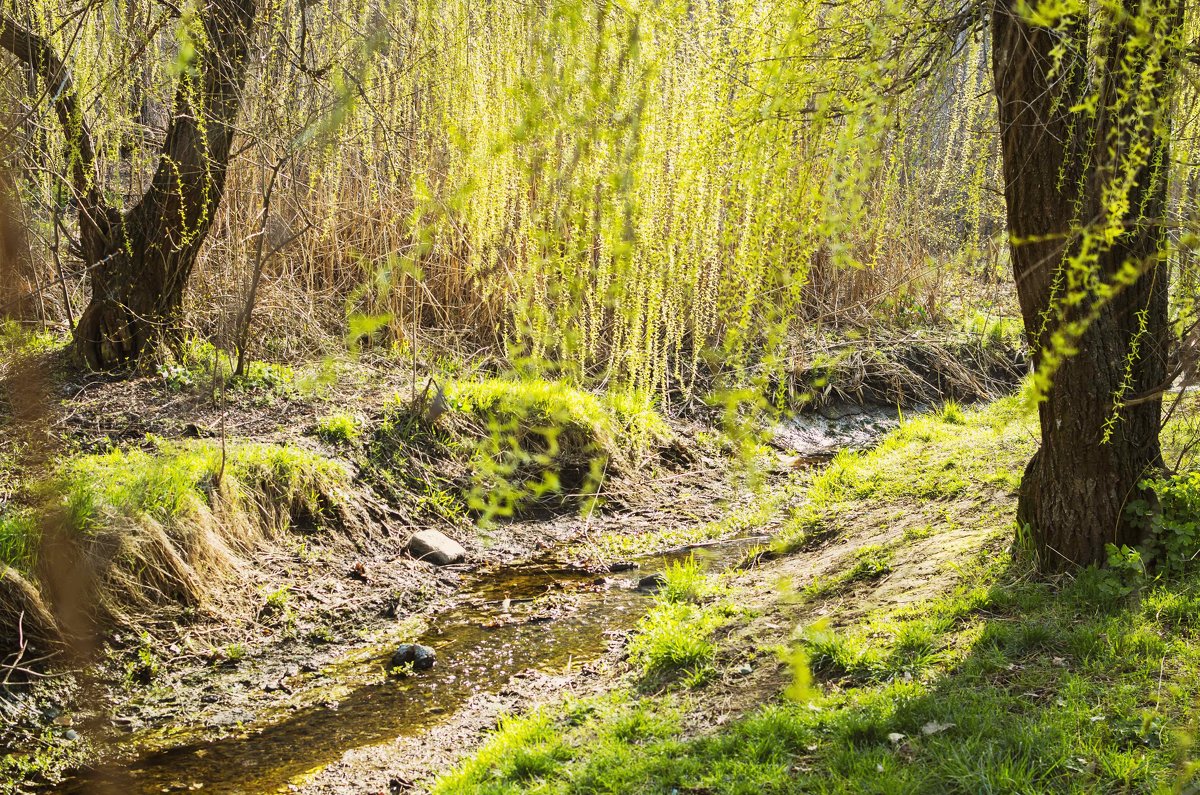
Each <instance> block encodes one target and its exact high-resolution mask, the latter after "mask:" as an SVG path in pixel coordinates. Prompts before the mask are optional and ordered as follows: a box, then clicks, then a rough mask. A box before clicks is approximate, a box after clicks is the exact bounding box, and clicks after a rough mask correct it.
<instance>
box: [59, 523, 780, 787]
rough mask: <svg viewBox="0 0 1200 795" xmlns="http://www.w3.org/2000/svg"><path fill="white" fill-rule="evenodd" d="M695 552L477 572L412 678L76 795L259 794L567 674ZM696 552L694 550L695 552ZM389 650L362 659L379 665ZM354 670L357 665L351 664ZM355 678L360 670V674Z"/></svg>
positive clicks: (716, 551) (599, 649) (710, 550)
mask: <svg viewBox="0 0 1200 795" xmlns="http://www.w3.org/2000/svg"><path fill="white" fill-rule="evenodd" d="M762 540H763V539H762V537H756V538H743V539H736V540H733V541H729V542H725V543H721V544H717V545H713V546H709V547H705V548H704V549H703V552H702V554H703V557H704V559H705V560H706V561H707V565H708V567H709V569H710V570H717V569H720V568H724V567H726V566H728V565H730V564H731V563H732V562H733V561H735V560H737V559H738V558H739V557H740V556H741V555H742V553H743V552H744V551H745V550H746V549H747V548H748V547H749V546H751V545H752V544H753V543H755V542H761V541H762ZM689 553H690V551H689V550H683V551H680V552H676V553H672V554H668V555H661V556H655V557H650V558H643V559H640V560H639V561H638V563H639V567H638V568H636V569H632V570H629V571H625V572H620V573H615V574H605V575H598V574H595V573H590V572H585V571H581V570H577V569H570V568H564V567H562V566H561V565H559V564H554V563H547V564H529V565H525V566H520V567H516V568H510V569H505V570H503V571H499V572H494V573H490V574H481V575H478V577H477V578H476V580H475V581H474V582H473V583H471V584H470V585H468V587H467V589H466V592H465V593H466V598H465V600H464V601H462V602H460V603H459V604H458V605H457V606H455V607H453V608H451V609H450V610H448V611H446V612H444V613H441V614H439V615H435V616H433V617H432V621H431V628H430V630H429V631H428V632H427V633H426V634H425V635H424V636H423V637H421V638H420V639H419V642H421V643H425V644H427V645H429V646H432V647H434V648H435V649H436V651H437V655H438V660H437V664H436V665H435V666H434V667H433V669H431V670H429V671H424V672H420V673H416V674H413V675H411V676H408V677H405V678H396V677H389V678H385V679H382V680H381V679H380V677H379V676H378V675H376V676H373V677H371V676H367V677H364V676H363V675H362V674H363V672H362V671H358V672H355V671H353V670H342V671H341V672H340V674H339V678H345V679H346V680H349V681H354V680H356V679H358V680H361V679H363V678H366V679H367V680H368V683H367V684H363V685H361V686H358V687H355V688H353V689H351V690H350V691H349V692H348V693H343V694H340V695H339V697H338V699H337V702H336V703H334V702H330V703H327V704H318V705H315V706H310V707H306V708H302V709H300V710H298V711H295V712H292V713H290V714H287V715H286V716H285V717H283V718H282V719H281V720H278V721H277V722H274V723H271V724H270V725H267V726H265V727H263V728H261V729H255V727H253V726H251V727H250V730H251V732H250V733H249V734H248V735H247V734H242V735H237V736H230V737H226V738H220V739H214V740H212V741H208V742H199V743H195V744H191V745H183V746H179V747H174V748H170V749H168V750H165V751H160V752H157V753H153V754H150V755H148V756H146V757H144V758H142V759H139V760H135V761H134V762H132V763H131V764H129V765H127V766H124V767H123V768H122V769H120V770H117V769H106V770H100V771H97V772H95V773H93V774H91V775H89V776H88V777H87V778H86V779H79V780H76V781H75V782H73V784H72V785H71V786H70V787H69V788H68V789H66V790H65V791H67V792H74V793H95V794H96V795H103V794H105V793H121V794H122V795H126V793H160V792H185V791H201V792H205V793H230V794H231V795H232V794H234V793H246V795H263V793H272V792H277V791H280V790H283V789H286V787H287V785H288V784H289V783H290V782H292V781H294V780H296V779H297V778H298V777H303V776H304V775H305V774H307V773H310V772H315V771H317V770H320V769H321V768H323V767H325V766H327V765H329V764H331V763H332V762H334V761H336V760H337V759H339V758H340V757H341V756H342V754H343V753H345V752H346V751H348V750H351V749H354V748H360V747H363V746H367V745H373V744H378V743H382V742H386V741H388V740H391V739H395V738H397V737H401V736H411V735H414V734H418V733H420V732H421V731H423V730H425V729H427V728H429V727H430V726H432V725H434V724H436V723H438V722H440V721H443V720H445V719H446V718H448V717H449V716H450V715H451V714H453V713H454V712H455V710H456V709H458V708H459V707H460V706H462V705H463V704H464V703H465V702H466V701H467V699H469V698H470V697H471V696H473V695H475V694H477V693H483V692H495V691H497V690H500V689H501V688H503V686H504V684H505V683H506V682H507V681H508V680H509V679H511V678H512V677H513V675H515V674H517V673H519V672H521V671H524V670H527V669H531V668H532V669H538V670H543V671H551V670H562V669H563V668H564V667H565V666H566V665H568V664H569V663H570V664H577V663H584V662H588V661H590V660H594V659H596V658H598V657H599V656H601V655H602V654H603V653H604V652H605V651H606V649H607V648H608V646H609V643H610V641H611V639H612V635H613V633H623V632H626V631H628V630H630V629H632V628H633V627H634V625H635V624H636V623H637V621H638V619H639V618H641V617H642V616H643V615H644V614H645V613H646V611H647V610H648V609H649V608H650V606H651V604H652V599H651V596H650V594H649V593H647V592H646V591H643V590H638V589H637V584H638V580H639V579H641V578H642V577H645V576H647V575H648V574H651V573H654V572H657V571H661V570H662V569H663V568H664V567H665V566H666V564H667V563H668V562H669V561H671V560H674V559H680V558H683V557H686V555H688V554H689ZM698 557H699V555H698ZM392 651H393V647H391V646H389V647H386V648H380V649H379V650H378V655H376V656H374V657H372V658H370V659H368V660H365V661H363V662H361V663H356V664H354V665H357V666H367V667H370V668H373V669H374V670H375V671H376V672H378V671H380V670H381V669H382V668H383V667H384V666H385V665H386V664H387V661H388V659H389V656H390V654H391V652H392ZM352 667H353V666H352ZM356 673H357V676H356Z"/></svg>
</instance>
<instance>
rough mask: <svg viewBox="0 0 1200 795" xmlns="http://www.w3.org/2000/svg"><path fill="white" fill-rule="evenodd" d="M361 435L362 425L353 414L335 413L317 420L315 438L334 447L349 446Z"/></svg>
mask: <svg viewBox="0 0 1200 795" xmlns="http://www.w3.org/2000/svg"><path fill="white" fill-rule="evenodd" d="M361 435H362V425H361V423H360V422H359V421H358V418H357V417H355V416H354V415H353V414H346V413H344V412H337V413H335V414H329V415H327V416H324V417H320V418H318V419H317V438H319V439H321V441H324V442H328V443H329V444H335V445H349V444H354V443H355V442H356V441H358V438H359V437H360V436H361Z"/></svg>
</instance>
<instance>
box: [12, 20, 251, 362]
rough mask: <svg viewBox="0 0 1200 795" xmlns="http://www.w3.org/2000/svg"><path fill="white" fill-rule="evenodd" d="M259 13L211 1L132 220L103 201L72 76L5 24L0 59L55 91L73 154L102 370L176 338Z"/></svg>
mask: <svg viewBox="0 0 1200 795" xmlns="http://www.w3.org/2000/svg"><path fill="white" fill-rule="evenodd" d="M255 10H256V3H255V0H210V2H209V3H208V5H207V6H206V8H205V9H204V10H203V11H202V20H203V27H204V36H203V37H202V38H200V40H198V41H197V42H195V45H196V52H197V55H196V59H195V60H194V62H193V63H191V64H190V68H189V69H188V70H187V71H186V72H185V74H184V75H183V76H181V77H180V79H179V86H178V88H177V90H176V96H175V105H174V110H173V114H172V118H171V122H170V126H169V127H168V129H167V134H166V140H165V142H164V144H163V150H162V154H161V156H160V158H159V164H158V167H157V169H156V171H155V174H154V177H153V179H152V180H151V184H150V188H149V189H148V190H147V191H146V193H145V195H144V196H143V197H142V198H141V200H140V201H139V202H138V203H137V204H135V205H134V206H133V207H132V208H131V209H129V210H128V211H126V212H125V213H123V214H122V213H117V212H115V211H113V210H112V209H110V208H109V207H107V206H106V205H105V203H104V201H103V198H102V196H101V194H100V191H99V187H98V180H97V178H96V174H95V155H94V146H93V144H92V139H91V136H90V134H89V133H88V130H87V126H86V124H85V122H84V119H83V116H82V113H81V111H80V109H79V107H78V100H77V98H76V94H75V90H74V87H73V85H72V83H71V78H70V72H69V70H68V69H67V68H66V66H65V65H64V64H63V62H62V61H61V60H60V59H59V58H58V56H57V55H56V54H55V53H54V51H53V48H51V47H50V46H49V44H48V43H47V42H46V41H45V40H43V39H42V38H40V37H39V36H37V35H36V34H33V33H32V32H30V31H28V30H25V29H24V28H22V27H21V26H19V25H17V24H16V23H15V22H13V21H12V20H11V19H8V18H6V17H4V16H3V15H0V48H3V49H6V50H8V51H9V52H10V53H12V54H13V55H14V56H16V58H17V59H19V60H21V61H23V62H25V63H27V64H29V65H30V66H31V67H32V68H33V69H35V70H36V71H37V72H38V73H39V74H40V75H41V76H42V78H43V80H45V82H46V83H47V85H49V86H53V87H55V88H56V89H57V90H56V91H55V92H54V94H53V96H54V98H55V110H56V113H57V115H58V118H59V121H60V123H61V125H62V127H63V131H64V134H65V135H66V136H67V139H68V142H69V144H70V145H69V147H68V148H69V151H71V153H72V158H71V164H70V165H71V175H70V176H71V184H72V188H73V191H74V193H75V199H76V202H77V203H78V206H79V218H80V222H79V225H80V229H79V232H80V235H79V248H80V252H79V253H80V255H81V256H82V258H83V260H84V262H85V263H87V265H88V267H89V272H90V275H91V301H90V303H89V304H88V306H87V308H86V309H85V310H84V312H83V315H82V316H81V317H80V320H79V324H78V326H77V328H76V330H75V344H76V348H77V350H78V351H79V353H80V355H81V356H82V358H83V360H84V361H85V362H86V363H87V364H88V365H89V366H91V367H93V368H97V369H108V368H113V367H117V366H121V365H125V364H128V363H131V362H134V361H136V360H137V358H138V357H139V356H140V355H141V354H142V352H143V351H145V350H146V349H147V348H149V347H151V346H153V345H154V344H156V343H157V342H158V341H160V340H162V339H164V338H167V339H169V338H170V336H171V335H172V333H173V332H174V331H175V330H176V329H177V326H178V322H179V319H180V312H181V309H182V304H183V292H184V288H185V286H186V285H187V281H188V278H189V277H190V276H191V272H192V267H193V266H194V264H195V261H196V255H197V254H198V252H199V249H200V246H201V244H202V243H203V241H204V238H205V236H206V235H207V233H208V230H209V228H210V227H211V225H212V222H213V217H214V215H215V212H216V208H217V205H218V204H219V203H220V201H221V197H222V195H223V193H224V190H225V171H226V166H227V164H228V161H229V155H230V147H231V145H232V141H233V134H234V122H235V121H236V119H237V113H238V107H239V104H240V98H241V93H242V86H243V84H244V81H245V75H246V69H247V66H248V63H247V61H248V58H247V55H248V50H249V43H250V34H251V30H252V28H253V25H254V18H255Z"/></svg>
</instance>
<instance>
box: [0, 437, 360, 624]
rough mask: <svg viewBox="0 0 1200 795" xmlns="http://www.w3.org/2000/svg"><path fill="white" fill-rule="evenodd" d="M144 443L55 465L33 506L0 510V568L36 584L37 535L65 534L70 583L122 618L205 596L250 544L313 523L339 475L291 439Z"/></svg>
mask: <svg viewBox="0 0 1200 795" xmlns="http://www.w3.org/2000/svg"><path fill="white" fill-rule="evenodd" d="M148 446H149V449H140V448H130V449H113V450H110V451H108V452H105V453H97V454H91V455H82V456H77V457H74V458H70V459H67V460H65V461H63V462H61V463H60V464H59V465H58V466H57V468H56V469H55V471H54V473H53V474H52V475H51V476H50V477H49V478H48V479H47V480H46V481H44V482H42V483H40V484H37V485H35V486H34V487H32V488H31V491H32V492H33V493H34V495H35V497H34V502H35V504H34V505H33V506H32V507H25V508H16V509H10V510H8V511H6V512H4V513H3V514H0V563H3V564H6V565H8V566H12V567H13V568H15V569H16V570H17V571H19V572H21V573H22V574H23V575H25V577H26V579H28V580H30V581H31V582H33V583H34V584H35V585H36V583H37V582H38V577H37V573H38V571H39V567H38V555H39V553H40V551H41V547H42V545H43V544H42V538H41V534H42V532H43V531H44V530H45V529H47V528H49V529H52V530H53V531H54V532H59V531H60V530H61V531H64V532H66V533H68V534H70V535H71V536H73V540H74V541H77V542H78V545H77V549H78V554H79V555H80V556H81V561H82V568H81V569H80V570H79V577H81V578H86V579H85V580H81V581H80V582H79V583H78V586H79V587H80V588H90V589H93V592H92V593H91V595H90V598H91V599H92V600H93V601H94V603H95V606H96V609H97V611H98V612H99V613H100V614H103V616H104V617H105V618H106V619H109V620H112V621H115V622H117V623H120V622H121V621H122V620H124V619H125V618H128V612H127V611H128V610H130V609H132V608H134V607H136V606H138V605H143V606H147V605H149V604H159V603H161V602H162V601H163V600H164V599H165V600H168V601H174V602H176V603H178V604H181V605H195V604H199V603H201V602H203V601H204V600H205V598H206V596H208V595H210V594H213V593H216V592H217V590H218V586H219V585H220V584H221V583H222V582H223V580H224V577H225V576H226V575H227V574H228V573H229V570H230V569H231V568H232V567H234V566H235V565H236V564H237V561H238V560H239V559H241V558H242V557H244V556H245V555H246V554H248V553H249V552H250V551H251V549H252V547H253V544H254V543H255V542H256V541H257V540H258V539H261V538H263V537H264V536H267V535H270V534H272V533H275V532H279V531H282V530H284V529H286V528H287V527H289V526H290V525H291V524H292V523H293V522H297V521H304V520H317V519H319V518H320V517H321V516H323V515H324V512H325V511H326V510H327V509H328V508H329V507H331V506H332V505H333V504H334V502H335V501H336V500H337V494H338V491H339V488H340V487H341V486H342V485H344V484H345V483H346V482H347V480H348V473H347V472H346V470H345V469H344V468H343V467H342V466H341V465H340V464H338V463H336V462H334V461H331V460H329V459H325V458H322V457H321V456H319V455H317V454H315V453H312V452H309V451H307V450H302V449H300V448H297V447H293V446H283V445H272V444H256V443H244V444H236V445H230V446H229V447H228V448H227V449H225V450H222V448H221V446H220V445H217V444H213V443H207V442H199V441H196V442H188V443H177V442H166V441H163V440H160V439H154V438H151V439H149V440H148ZM9 607H12V606H11V605H6V604H3V603H0V612H3V611H4V610H5V609H7V608H9Z"/></svg>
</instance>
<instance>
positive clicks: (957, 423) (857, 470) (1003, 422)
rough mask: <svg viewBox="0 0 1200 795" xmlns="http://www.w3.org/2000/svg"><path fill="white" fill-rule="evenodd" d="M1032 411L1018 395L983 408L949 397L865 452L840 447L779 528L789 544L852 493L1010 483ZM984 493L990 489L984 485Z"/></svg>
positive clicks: (863, 495) (859, 496) (902, 496)
mask: <svg viewBox="0 0 1200 795" xmlns="http://www.w3.org/2000/svg"><path fill="white" fill-rule="evenodd" d="M1033 431H1034V426H1033V416H1032V412H1031V411H1030V409H1029V407H1028V404H1027V403H1026V402H1025V401H1024V400H1023V399H1022V398H1021V397H1019V396H1013V397H1008V398H1003V399H1001V400H998V401H996V402H994V403H992V404H989V405H987V406H984V407H982V408H978V409H962V408H961V407H959V406H958V405H957V404H953V403H948V404H946V406H944V407H943V408H942V409H940V410H939V411H937V412H935V413H933V414H929V415H926V416H920V417H916V418H913V419H911V420H908V421H906V422H904V423H903V424H902V425H901V426H900V427H899V428H897V429H896V430H895V431H893V432H892V433H890V434H888V435H887V436H886V437H884V439H883V441H881V442H880V443H879V445H878V446H876V447H875V448H873V449H871V450H868V451H865V452H853V451H842V452H840V453H838V454H837V455H836V456H834V458H833V460H832V461H831V462H830V463H829V465H828V466H827V467H826V468H825V469H824V470H823V471H822V472H821V473H820V474H819V475H817V476H816V478H814V479H813V482H812V485H811V487H810V488H809V491H808V494H807V501H806V502H805V504H804V505H803V506H802V508H801V509H800V510H799V511H798V513H797V514H796V516H795V517H793V519H792V520H791V522H790V523H789V525H788V527H787V528H785V530H784V532H783V533H782V534H781V538H780V541H779V542H778V543H779V544H781V545H782V546H783V547H784V548H787V547H789V546H791V545H793V544H795V543H799V542H800V541H802V540H803V539H804V537H805V535H806V534H807V533H808V532H810V531H811V530H812V529H813V527H814V526H817V525H820V524H821V523H822V522H823V521H824V520H825V519H827V518H829V517H830V516H831V515H833V514H835V513H836V512H837V511H838V510H839V508H840V506H843V505H845V504H848V503H851V502H853V501H855V500H865V499H871V498H882V499H888V500H899V501H903V500H912V501H920V502H921V503H924V502H927V501H930V500H947V499H953V498H956V497H962V496H969V495H976V496H978V495H979V493H980V489H988V488H990V489H998V490H1002V491H1005V492H1008V491H1012V490H1013V489H1015V488H1016V486H1017V485H1018V483H1019V482H1020V477H1021V469H1020V468H1019V467H1014V466H1013V464H1012V462H1013V461H1014V460H1021V461H1024V460H1025V459H1027V458H1028V456H1030V455H1032V454H1033V451H1034V449H1035V437H1034V435H1033ZM984 493H986V491H985V492H984Z"/></svg>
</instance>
